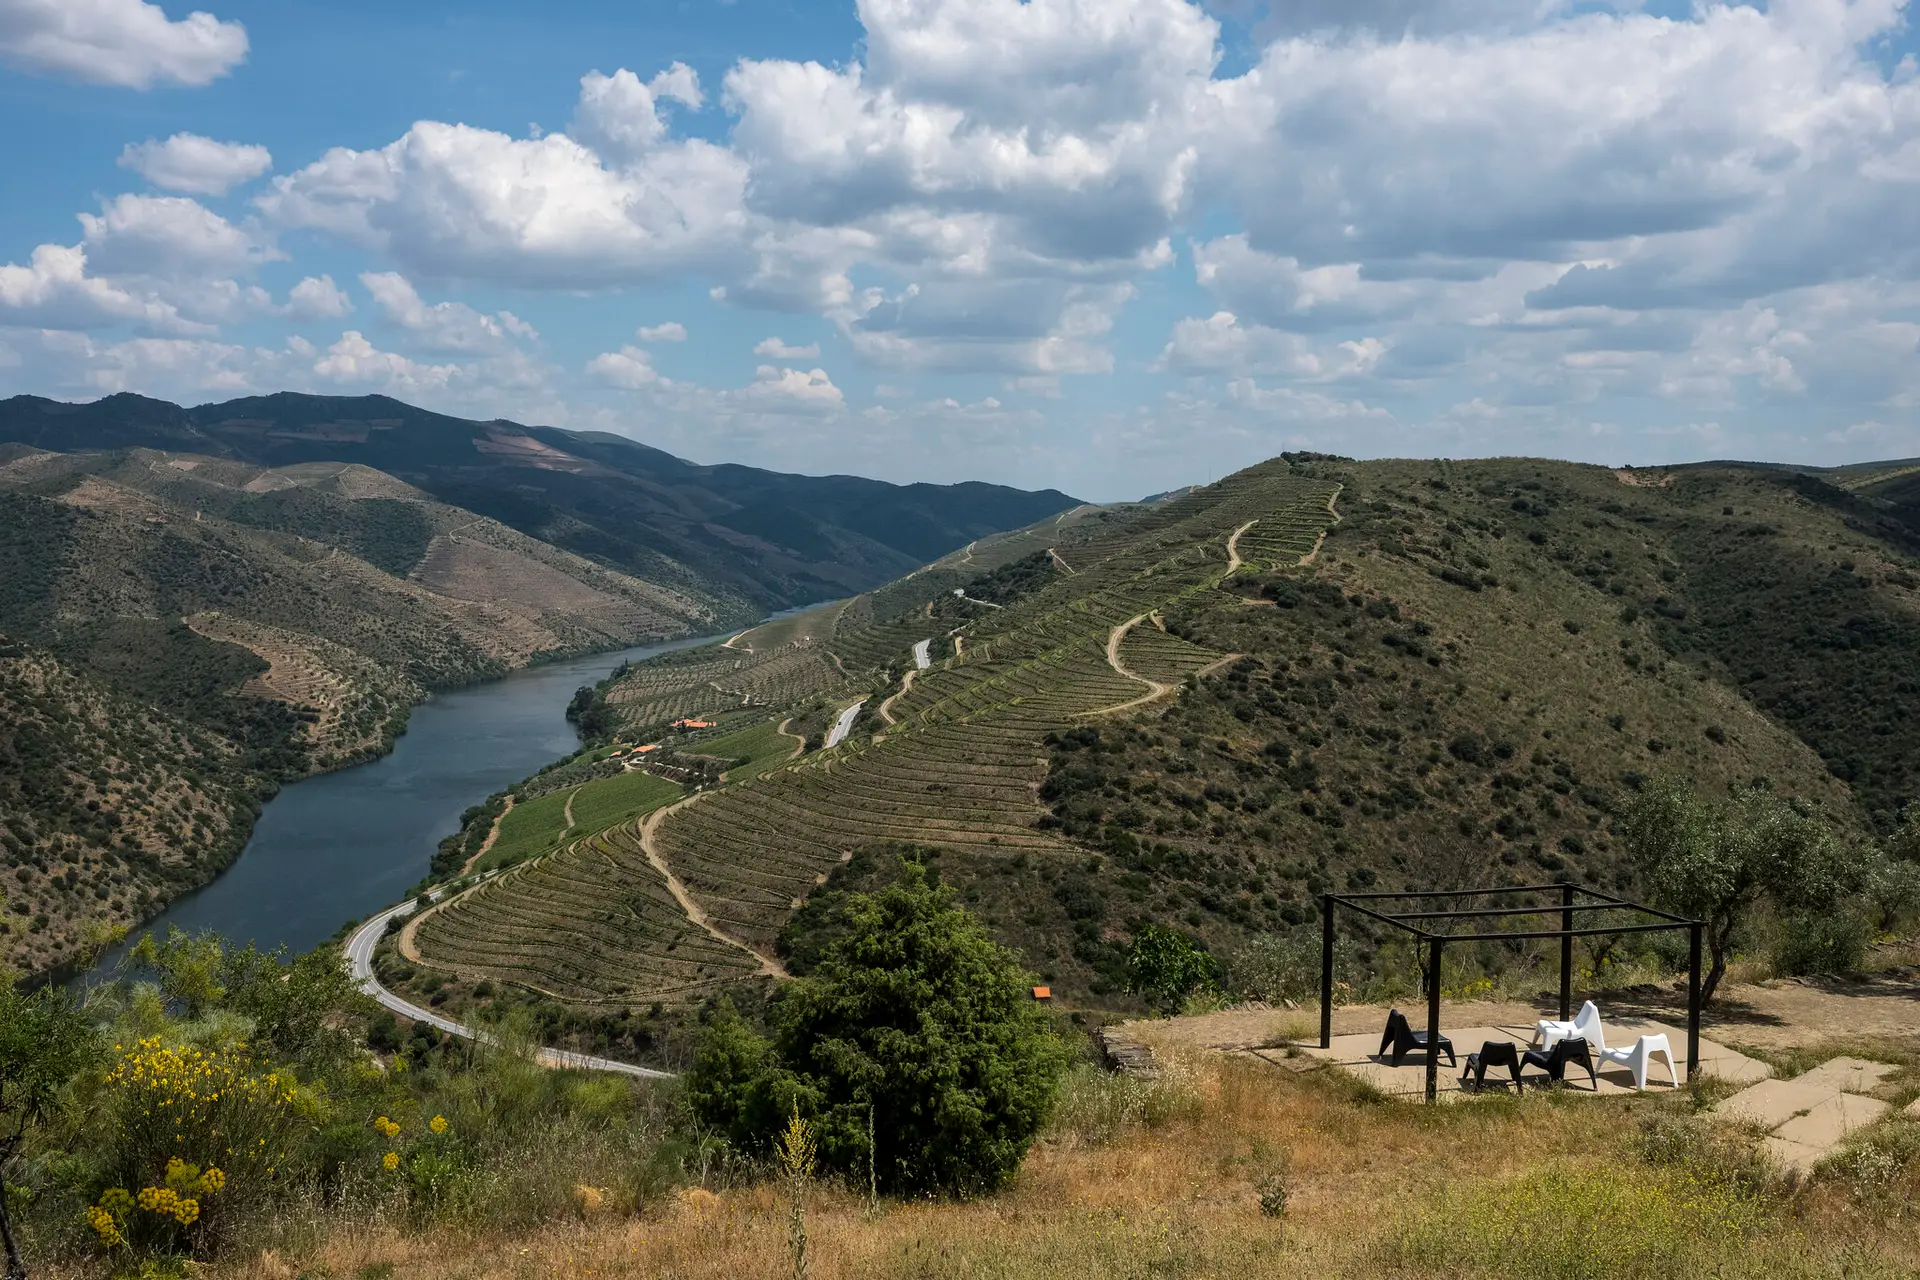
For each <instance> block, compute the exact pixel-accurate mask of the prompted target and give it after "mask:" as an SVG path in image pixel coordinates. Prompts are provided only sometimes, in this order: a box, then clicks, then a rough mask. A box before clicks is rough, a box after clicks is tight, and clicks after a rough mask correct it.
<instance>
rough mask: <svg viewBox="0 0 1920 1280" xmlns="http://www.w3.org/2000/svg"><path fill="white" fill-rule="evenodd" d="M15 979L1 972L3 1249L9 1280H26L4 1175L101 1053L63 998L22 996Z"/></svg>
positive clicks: (55, 991)
mask: <svg viewBox="0 0 1920 1280" xmlns="http://www.w3.org/2000/svg"><path fill="white" fill-rule="evenodd" d="M14 977H15V975H13V974H11V973H4V972H0V1245H4V1247H5V1249H6V1255H7V1275H6V1280H23V1278H24V1277H25V1276H26V1274H27V1266H26V1263H25V1261H23V1260H22V1258H21V1256H20V1244H19V1241H18V1240H16V1239H15V1238H14V1234H13V1222H12V1220H11V1219H10V1218H9V1217H8V1214H7V1187H6V1176H5V1175H6V1170H7V1168H8V1167H9V1166H10V1165H11V1164H12V1163H13V1159H14V1157H15V1156H17V1155H19V1154H20V1147H21V1145H22V1144H23V1143H24V1142H25V1141H26V1136H27V1129H28V1128H29V1127H30V1126H32V1125H34V1124H37V1123H38V1122H39V1121H40V1120H41V1119H42V1118H43V1117H44V1116H45V1115H46V1113H47V1112H48V1110H49V1109H50V1108H52V1106H53V1104H54V1099H55V1097H56V1096H57V1095H58V1093H59V1091H60V1087H61V1086H62V1085H64V1084H66V1082H67V1081H69V1080H71V1079H72V1078H73V1077H74V1076H76V1075H78V1074H79V1073H80V1072H81V1070H83V1069H84V1068H85V1067H86V1066H87V1065H88V1064H89V1063H90V1062H91V1061H92V1060H93V1057H94V1055H95V1054H96V1053H97V1052H98V1051H99V1045H98V1043H97V1038H96V1036H95V1035H94V1032H93V1028H92V1026H91V1025H90V1024H89V1023H88V1022H87V1020H86V1019H85V1018H84V1017H83V1016H81V1014H80V1011H79V1010H78V1009H76V1008H75V1007H74V1005H73V1002H72V1001H71V1000H69V999H68V998H67V995H66V993H65V992H63V991H61V990H60V989H59V988H57V987H42V988H40V989H39V990H37V991H35V992H33V993H32V994H30V995H28V994H22V992H21V991H20V990H19V988H18V987H17V986H15V985H14Z"/></svg>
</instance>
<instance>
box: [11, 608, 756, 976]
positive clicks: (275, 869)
mask: <svg viewBox="0 0 1920 1280" xmlns="http://www.w3.org/2000/svg"><path fill="white" fill-rule="evenodd" d="M724 638H725V636H724V634H716V635H700V636H685V637H681V638H679V639H676V640H668V641H661V642H657V643H653V644H647V645H639V646H632V647H629V648H625V649H618V650H608V651H600V652H597V653H589V654H578V655H573V656H570V657H556V658H553V659H550V660H548V661H544V662H540V663H535V664H532V665H529V666H526V667H522V668H520V669H518V670H516V671H512V672H509V673H508V674H506V675H504V676H502V677H500V678H499V679H496V680H489V681H485V682H481V683H478V684H470V685H466V686H463V687H461V688H458V689H450V690H442V691H438V692H436V693H434V694H433V695H432V696H430V697H428V698H427V699H425V700H423V701H422V702H420V703H418V704H417V705H415V706H414V707H413V708H412V711H411V715H410V718H409V721H408V731H407V732H406V733H405V734H404V735H401V736H399V737H398V738H396V739H395V741H394V743H393V749H392V750H391V751H389V752H387V753H386V754H384V755H382V756H381V757H379V758H378V759H375V760H371V761H367V762H365V763H361V764H357V765H354V766H352V767H350V768H346V769H340V770H334V771H330V772H327V773H321V774H313V775H310V776H308V777H304V778H301V779H299V780H297V781H293V782H289V783H287V784H286V785H284V786H282V787H281V788H280V789H279V790H278V792H277V793H276V794H275V795H274V796H273V797H272V798H271V799H270V800H268V801H267V802H266V803H265V804H264V805H263V806H262V808H261V810H260V812H259V814H258V816H257V818H256V819H255V820H254V822H253V825H252V830H251V832H250V834H249V838H248V840H247V842H246V844H245V846H244V847H243V848H242V849H241V851H240V853H239V855H238V856H237V857H235V858H234V859H233V860H232V861H231V862H230V863H228V864H227V865H226V867H224V868H223V869H222V870H221V871H220V872H219V873H218V874H216V875H215V876H213V877H212V878H211V879H210V880H208V881H207V882H205V883H204V884H202V885H199V886H197V887H195V888H192V889H189V890H187V891H186V892H184V893H181V894H179V895H176V896H175V897H173V898H172V899H171V900H169V901H168V903H167V904H166V906H165V907H164V908H163V909H162V910H160V911H159V912H158V913H156V914H155V915H153V916H151V917H149V918H148V919H147V920H146V921H144V922H143V923H142V924H140V925H139V926H137V927H136V928H134V929H132V930H130V931H129V935H128V937H127V938H126V940H125V941H123V942H122V943H121V944H120V945H118V946H115V947H113V948H112V949H110V950H108V951H107V952H105V953H104V954H103V955H102V956H100V958H99V960H98V961H97V962H96V963H95V964H93V965H90V966H85V967H81V966H74V967H73V968H71V969H70V970H69V971H68V972H66V973H65V974H61V973H58V972H54V973H49V974H43V975H42V979H41V980H43V981H44V980H53V981H66V982H71V981H75V980H80V981H84V979H85V975H86V974H88V973H100V972H107V971H110V970H111V968H112V967H113V966H114V965H115V964H116V963H117V962H118V960H119V958H120V957H121V956H123V955H124V954H125V953H126V952H127V951H128V950H129V949H130V948H131V946H132V945H133V943H134V942H136V941H137V939H138V938H139V936H141V935H142V934H145V933H149V932H156V931H158V932H164V931H165V930H166V929H167V928H169V927H171V926H178V927H180V928H182V929H185V930H188V931H189V932H197V931H201V930H211V931H213V932H216V933H219V934H221V935H222V936H224V937H227V938H229V939H231V940H232V941H233V942H235V943H236V944H241V945H244V944H245V943H247V942H249V941H252V942H254V943H256V944H257V945H259V946H261V947H263V948H271V947H274V946H286V947H288V948H289V949H290V950H293V951H296V952H297V951H304V950H307V949H309V948H311V947H314V946H317V945H319V944H320V943H322V942H325V941H327V940H328V939H329V938H331V937H333V936H334V935H335V934H336V933H337V932H338V930H339V928H340V925H341V923H342V922H343V921H348V920H355V919H360V918H363V917H365V916H366V915H367V914H368V913H369V912H371V911H374V910H377V909H380V908H384V907H386V906H388V905H390V904H391V903H393V902H395V901H397V900H399V899H400V898H401V897H403V896H404V895H405V894H406V893H407V892H408V890H409V889H410V888H411V887H412V886H413V885H415V884H416V883H418V882H419V881H420V880H421V879H422V878H423V877H424V876H425V875H426V874H427V872H428V869H429V866H430V864H431V859H432V856H433V852H434V849H435V848H436V847H437V845H438V844H439V842H440V840H441V839H442V838H444V837H445V836H448V835H451V834H453V833H455V832H457V831H458V830H459V829H460V822H461V816H462V815H463V814H464V813H465V812H466V811H467V810H468V809H469V808H471V807H472V806H473V805H475V804H478V803H481V802H483V801H484V800H485V799H486V798H487V797H488V796H490V795H492V794H494V793H496V792H498V791H500V790H502V789H503V788H505V787H508V786H511V785H512V784H513V783H515V782H518V781H519V780H520V779H522V778H524V777H526V776H527V775H529V774H531V773H534V772H535V771H537V770H538V769H540V768H541V767H542V766H543V765H546V764H547V763H549V762H550V761H552V760H554V759H556V758H558V757H561V756H565V755H568V754H571V753H572V752H573V751H574V750H576V749H577V748H578V746H579V736H578V734H577V733H576V732H575V730H574V727H573V726H572V725H571V724H569V723H568V721H567V719H566V714H565V712H566V707H567V704H568V701H569V699H570V698H571V697H572V695H573V693H574V692H575V690H576V689H578V688H579V687H580V686H581V685H583V684H593V683H596V682H597V681H599V680H600V679H602V678H604V677H605V676H606V675H607V674H608V673H609V672H611V671H612V670H614V669H615V668H617V667H618V666H619V665H620V664H621V663H623V662H634V661H639V660H641V659H643V658H646V657H650V656H653V655H655V654H659V653H666V652H670V651H673V650H677V649H683V648H692V647H695V646H698V645H702V644H709V643H714V642H716V641H719V640H722V639H724Z"/></svg>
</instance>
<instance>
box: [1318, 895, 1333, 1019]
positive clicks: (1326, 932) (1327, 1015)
mask: <svg viewBox="0 0 1920 1280" xmlns="http://www.w3.org/2000/svg"><path fill="white" fill-rule="evenodd" d="M1320 912H1321V915H1320V1047H1321V1048H1322V1049H1331V1048H1333V895H1332V894H1330V893H1326V894H1322V895H1321V896H1320Z"/></svg>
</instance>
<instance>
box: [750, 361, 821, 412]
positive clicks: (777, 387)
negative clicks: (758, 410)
mask: <svg viewBox="0 0 1920 1280" xmlns="http://www.w3.org/2000/svg"><path fill="white" fill-rule="evenodd" d="M735 394H736V395H738V396H739V397H740V398H741V399H743V400H748V401H752V402H755V403H757V404H760V405H763V406H766V407H776V408H785V409H792V410H805V411H809V412H823V411H831V410H835V409H840V408H844V407H845V406H846V397H844V396H843V395H841V394H840V388H838V387H836V386H834V385H833V379H832V378H829V377H828V376H827V371H826V370H825V369H808V370H805V371H802V370H800V369H780V368H776V367H774V366H773V365H766V364H763V365H761V366H760V367H759V368H758V369H755V370H754V371H753V381H752V382H750V383H748V384H747V385H746V386H745V387H744V388H742V389H741V390H740V391H738V392H736V393H735Z"/></svg>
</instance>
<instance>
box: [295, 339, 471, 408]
mask: <svg viewBox="0 0 1920 1280" xmlns="http://www.w3.org/2000/svg"><path fill="white" fill-rule="evenodd" d="M313 372H314V373H315V375H317V376H318V377H320V378H322V379H325V380H326V381H328V382H334V383H342V384H345V385H348V386H353V387H360V388H364V389H367V390H371V391H385V392H390V393H392V394H394V395H412V394H418V393H420V392H424V391H436V390H441V389H444V388H445V387H446V386H447V384H448V383H450V382H451V381H452V380H453V379H454V377H455V375H457V374H458V373H459V372H460V366H459V365H454V364H421V363H419V362H417V361H414V360H409V359H408V358H407V357H405V356H403V355H397V354H395V353H394V352H391V351H381V350H379V349H377V348H376V347H375V346H374V345H373V344H372V343H371V342H369V341H367V339H366V337H365V336H364V335H363V334H361V333H360V331H359V330H357V329H349V330H347V331H346V332H345V333H343V334H341V335H340V340H339V341H338V342H336V343H334V344H333V345H332V346H331V347H328V348H327V353H326V354H325V355H323V356H322V357H320V359H319V360H317V361H315V362H314V365H313Z"/></svg>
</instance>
